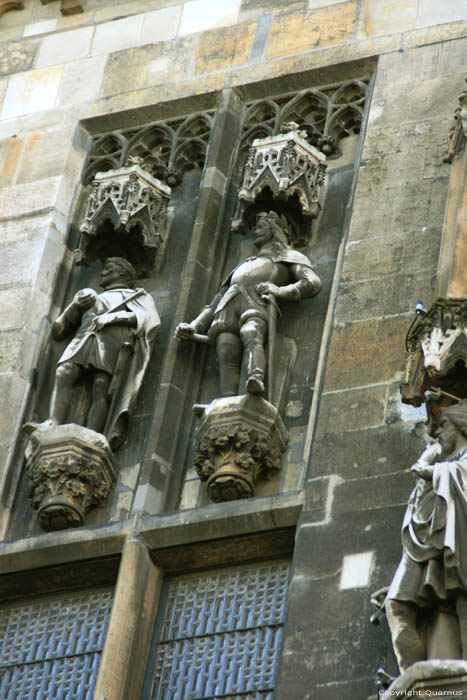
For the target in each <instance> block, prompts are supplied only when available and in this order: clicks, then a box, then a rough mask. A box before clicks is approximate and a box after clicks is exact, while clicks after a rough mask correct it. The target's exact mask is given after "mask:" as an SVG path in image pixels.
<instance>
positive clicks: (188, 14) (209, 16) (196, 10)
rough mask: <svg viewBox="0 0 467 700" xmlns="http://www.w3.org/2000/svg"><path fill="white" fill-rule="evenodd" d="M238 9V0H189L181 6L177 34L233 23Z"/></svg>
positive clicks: (192, 32)
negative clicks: (180, 17)
mask: <svg viewBox="0 0 467 700" xmlns="http://www.w3.org/2000/svg"><path fill="white" fill-rule="evenodd" d="M239 11H240V0H191V2H186V3H185V4H184V6H183V14H182V21H181V24H180V31H179V35H180V36H184V35H186V34H194V33H196V32H203V31H205V30H206V29H214V28H215V27H223V26H225V25H226V24H233V23H234V22H236V21H237V17H238V13H239Z"/></svg>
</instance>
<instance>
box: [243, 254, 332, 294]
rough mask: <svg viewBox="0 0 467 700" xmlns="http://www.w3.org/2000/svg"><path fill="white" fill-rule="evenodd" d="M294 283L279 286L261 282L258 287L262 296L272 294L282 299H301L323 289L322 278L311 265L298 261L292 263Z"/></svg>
mask: <svg viewBox="0 0 467 700" xmlns="http://www.w3.org/2000/svg"><path fill="white" fill-rule="evenodd" d="M290 273H291V277H292V279H293V280H294V282H292V284H286V285H284V286H282V287H278V286H277V285H275V284H272V282H260V284H258V286H257V287H256V289H257V290H258V293H259V294H261V295H262V296H267V295H268V294H272V295H273V296H274V297H276V299H280V300H282V301H300V300H301V299H307V298H309V297H314V296H315V294H318V292H319V291H320V290H321V280H320V278H319V277H318V275H317V274H316V273H315V272H313V270H312V269H311V267H308V266H307V265H301V264H299V263H296V264H294V265H290Z"/></svg>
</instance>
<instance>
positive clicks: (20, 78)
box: [0, 66, 63, 119]
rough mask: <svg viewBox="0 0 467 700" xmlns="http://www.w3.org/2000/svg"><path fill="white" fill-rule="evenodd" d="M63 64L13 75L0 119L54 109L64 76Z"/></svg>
mask: <svg viewBox="0 0 467 700" xmlns="http://www.w3.org/2000/svg"><path fill="white" fill-rule="evenodd" d="M62 71H63V68H62V66H54V67H52V68H42V69H41V70H34V71H31V72H29V73H18V74H16V75H13V76H11V78H10V80H9V82H8V87H7V90H6V94H5V99H4V101H3V107H2V111H1V113H0V119H11V118H12V117H19V116H21V115H22V114H30V113H31V112H41V111H43V110H46V109H52V108H53V107H54V105H55V100H56V97H57V93H58V88H59V85H60V79H61V77H62Z"/></svg>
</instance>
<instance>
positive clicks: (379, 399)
mask: <svg viewBox="0 0 467 700" xmlns="http://www.w3.org/2000/svg"><path fill="white" fill-rule="evenodd" d="M387 394H388V387H387V386H385V385H382V386H372V387H361V388H360V389H352V390H351V391H341V392H335V393H331V394H323V396H322V398H321V407H320V413H319V419H318V427H317V431H316V438H317V439H318V438H321V437H322V436H323V435H327V434H330V433H342V432H344V431H348V430H357V429H359V428H364V427H371V426H377V425H381V424H383V423H384V415H385V408H386V401H387Z"/></svg>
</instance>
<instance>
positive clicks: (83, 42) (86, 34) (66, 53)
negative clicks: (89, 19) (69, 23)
mask: <svg viewBox="0 0 467 700" xmlns="http://www.w3.org/2000/svg"><path fill="white" fill-rule="evenodd" d="M93 33H94V28H93V27H81V28H80V29H72V30H70V31H69V32H62V33H60V34H52V35H51V36H47V37H45V38H44V39H43V40H42V43H41V46H40V49H39V52H38V54H37V60H36V68H47V66H56V65H59V64H61V63H68V62H69V61H76V60H77V59H78V58H84V57H85V56H87V55H88V54H89V51H90V48H91V40H92V36H93Z"/></svg>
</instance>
